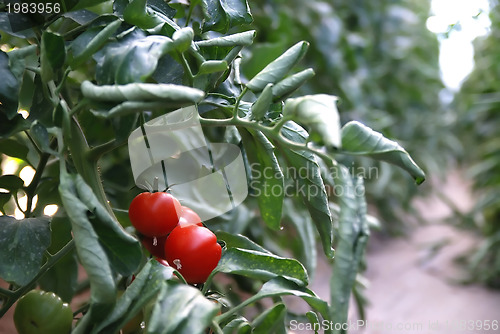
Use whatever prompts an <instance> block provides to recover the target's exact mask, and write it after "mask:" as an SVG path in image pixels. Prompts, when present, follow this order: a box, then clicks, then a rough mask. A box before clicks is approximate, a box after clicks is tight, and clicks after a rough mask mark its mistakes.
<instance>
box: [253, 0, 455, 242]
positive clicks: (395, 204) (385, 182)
mask: <svg viewBox="0 0 500 334" xmlns="http://www.w3.org/2000/svg"><path fill="white" fill-rule="evenodd" d="M429 10H430V1H421V0H397V1H394V0H376V1H370V2H366V1H349V0H330V1H318V0H315V1H298V0H292V1H284V0H277V1H276V0H273V1H270V0H258V1H253V2H252V12H253V15H254V26H255V29H256V30H257V31H258V32H259V34H258V35H257V43H256V44H255V47H254V49H252V55H251V57H250V58H248V57H247V58H246V59H247V62H246V64H245V65H246V66H245V69H246V71H245V72H244V74H245V75H246V76H247V77H252V76H253V75H254V74H255V73H256V72H257V71H259V70H260V69H261V68H262V66H263V65H264V64H265V63H266V62H267V61H268V58H271V59H272V58H273V57H275V56H276V55H278V54H281V52H282V51H283V50H285V49H286V47H288V46H290V45H291V44H292V43H293V41H296V40H301V39H303V40H307V41H310V43H311V46H310V48H309V51H308V53H307V55H306V57H305V61H303V62H302V63H301V64H303V65H304V67H307V66H311V65H312V64H314V65H315V66H314V69H315V72H316V76H315V78H314V79H313V80H311V81H309V82H308V83H307V85H305V86H304V88H303V92H306V93H307V92H312V91H314V92H324V93H329V94H333V95H337V96H339V98H340V103H339V110H340V113H341V118H342V121H343V122H344V121H345V120H346V119H355V120H359V121H361V122H363V123H365V124H367V125H369V126H372V127H373V128H376V129H377V130H379V131H380V132H382V133H383V134H384V135H385V136H387V137H389V138H393V139H395V140H397V141H398V142H400V143H401V144H402V145H403V146H404V147H405V148H406V149H407V150H408V152H409V153H410V154H411V155H412V156H413V157H414V159H415V161H416V162H417V163H418V164H420V165H421V166H422V167H423V169H424V170H425V171H426V172H427V173H428V174H429V175H436V174H440V173H441V174H444V168H443V166H445V165H446V163H447V162H448V161H449V159H450V158H451V157H453V156H454V155H455V154H457V153H458V152H460V150H461V145H460V144H459V142H458V141H457V139H456V136H455V134H454V133H453V132H451V131H449V130H450V126H451V124H452V122H451V121H452V120H453V117H451V111H447V110H445V109H444V108H443V107H442V104H441V101H440V97H439V94H440V91H441V90H442V89H443V88H444V86H443V83H442V82H441V79H440V72H439V62H438V60H439V59H438V57H439V43H438V40H437V37H436V35H434V34H433V33H431V32H430V31H428V30H427V28H426V26H425V22H426V19H427V17H428V15H429ZM339 159H340V160H342V161H343V162H344V164H345V165H346V166H348V167H349V168H350V171H351V173H352V174H361V175H362V176H364V177H365V178H366V179H367V180H366V188H367V197H368V202H369V203H370V204H372V205H373V206H375V207H376V209H377V211H378V214H379V215H380V217H381V218H382V220H383V222H384V224H385V228H386V229H387V231H390V232H392V233H398V232H402V231H403V230H404V227H405V224H404V221H403V215H401V213H403V212H408V211H411V205H410V202H411V199H412V198H414V196H415V195H416V190H417V188H416V186H415V185H414V183H413V182H412V180H409V179H408V178H406V177H405V176H404V174H403V173H400V171H396V169H395V168H393V167H390V166H389V165H387V164H385V163H377V162H373V161H372V160H365V159H352V158H348V157H339ZM425 188H427V189H428V188H429V187H424V188H422V189H419V193H425V192H422V190H423V189H425ZM395 208H398V210H399V212H398V211H397V210H396V209H395ZM399 208H402V209H403V210H400V209H399ZM374 213H376V212H374ZM414 213H415V212H414Z"/></svg>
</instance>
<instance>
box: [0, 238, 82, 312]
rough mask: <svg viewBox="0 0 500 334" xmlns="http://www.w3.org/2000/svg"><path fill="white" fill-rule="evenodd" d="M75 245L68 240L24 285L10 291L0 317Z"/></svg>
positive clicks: (0, 310)
mask: <svg viewBox="0 0 500 334" xmlns="http://www.w3.org/2000/svg"><path fill="white" fill-rule="evenodd" d="M74 247H75V242H74V241H73V240H70V241H69V242H68V243H67V244H66V245H65V246H64V247H63V248H61V249H60V250H59V251H58V252H57V253H56V254H54V255H53V256H52V257H51V258H50V259H48V260H47V262H45V264H44V265H43V266H42V267H41V268H40V270H39V271H38V273H37V274H36V276H35V277H33V279H32V280H31V281H30V282H29V283H28V284H26V285H24V286H22V287H20V288H19V289H17V290H15V291H13V292H11V293H10V296H9V298H8V299H7V301H6V302H5V303H4V304H3V305H2V308H1V309H0V318H1V317H2V316H3V315H4V314H5V312H7V311H8V310H9V308H10V307H11V306H12V305H14V303H15V302H16V301H17V300H18V299H19V298H20V297H21V296H22V295H24V294H25V293H26V292H28V291H29V290H31V289H32V288H33V285H34V284H35V283H36V281H38V280H39V279H40V278H41V277H42V276H43V275H44V274H45V273H46V272H47V271H48V270H49V269H50V268H52V267H53V266H54V265H55V264H56V263H57V262H58V261H59V260H60V259H61V258H62V257H63V256H65V255H66V254H68V253H69V252H70V251H72V250H73V248H74Z"/></svg>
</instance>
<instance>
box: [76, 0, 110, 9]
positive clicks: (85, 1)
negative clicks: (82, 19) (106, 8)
mask: <svg viewBox="0 0 500 334" xmlns="http://www.w3.org/2000/svg"><path fill="white" fill-rule="evenodd" d="M106 1H108V0H79V1H78V2H77V3H76V5H75V7H73V8H71V10H72V11H76V10H79V9H82V8H88V7H92V6H95V5H98V4H100V3H103V2H106Z"/></svg>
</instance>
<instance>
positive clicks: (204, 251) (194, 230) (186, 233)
mask: <svg viewBox="0 0 500 334" xmlns="http://www.w3.org/2000/svg"><path fill="white" fill-rule="evenodd" d="M221 252H222V249H221V246H220V245H219V244H218V243H217V237H216V236H215V234H213V233H212V231H210V230H209V229H208V228H206V227H200V226H198V225H186V226H180V225H179V226H177V227H176V228H175V229H174V230H173V231H172V232H171V233H170V235H169V236H168V238H167V241H166V242H165V259H166V260H167V261H168V263H169V264H170V265H171V266H172V267H174V268H175V269H177V270H178V271H179V272H180V273H181V274H182V276H183V277H184V279H185V280H186V282H188V283H190V284H198V283H203V282H205V281H206V280H207V278H208V276H209V275H210V273H211V272H212V271H213V270H214V269H215V267H216V266H217V264H218V263H219V260H220V257H221Z"/></svg>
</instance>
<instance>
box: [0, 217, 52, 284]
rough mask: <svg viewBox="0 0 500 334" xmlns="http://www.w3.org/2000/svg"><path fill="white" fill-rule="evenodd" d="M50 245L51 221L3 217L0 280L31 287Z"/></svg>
mask: <svg viewBox="0 0 500 334" xmlns="http://www.w3.org/2000/svg"><path fill="white" fill-rule="evenodd" d="M49 245H50V221H49V220H48V219H46V218H25V219H22V220H17V219H15V218H14V217H9V216H0V276H1V277H2V278H3V279H4V280H5V281H7V282H10V283H14V284H17V285H20V286H22V285H26V284H28V283H29V282H30V281H31V280H32V279H33V278H34V277H35V276H36V274H38V271H39V270H40V267H41V265H42V261H43V258H44V254H45V250H46V249H47V247H49Z"/></svg>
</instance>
